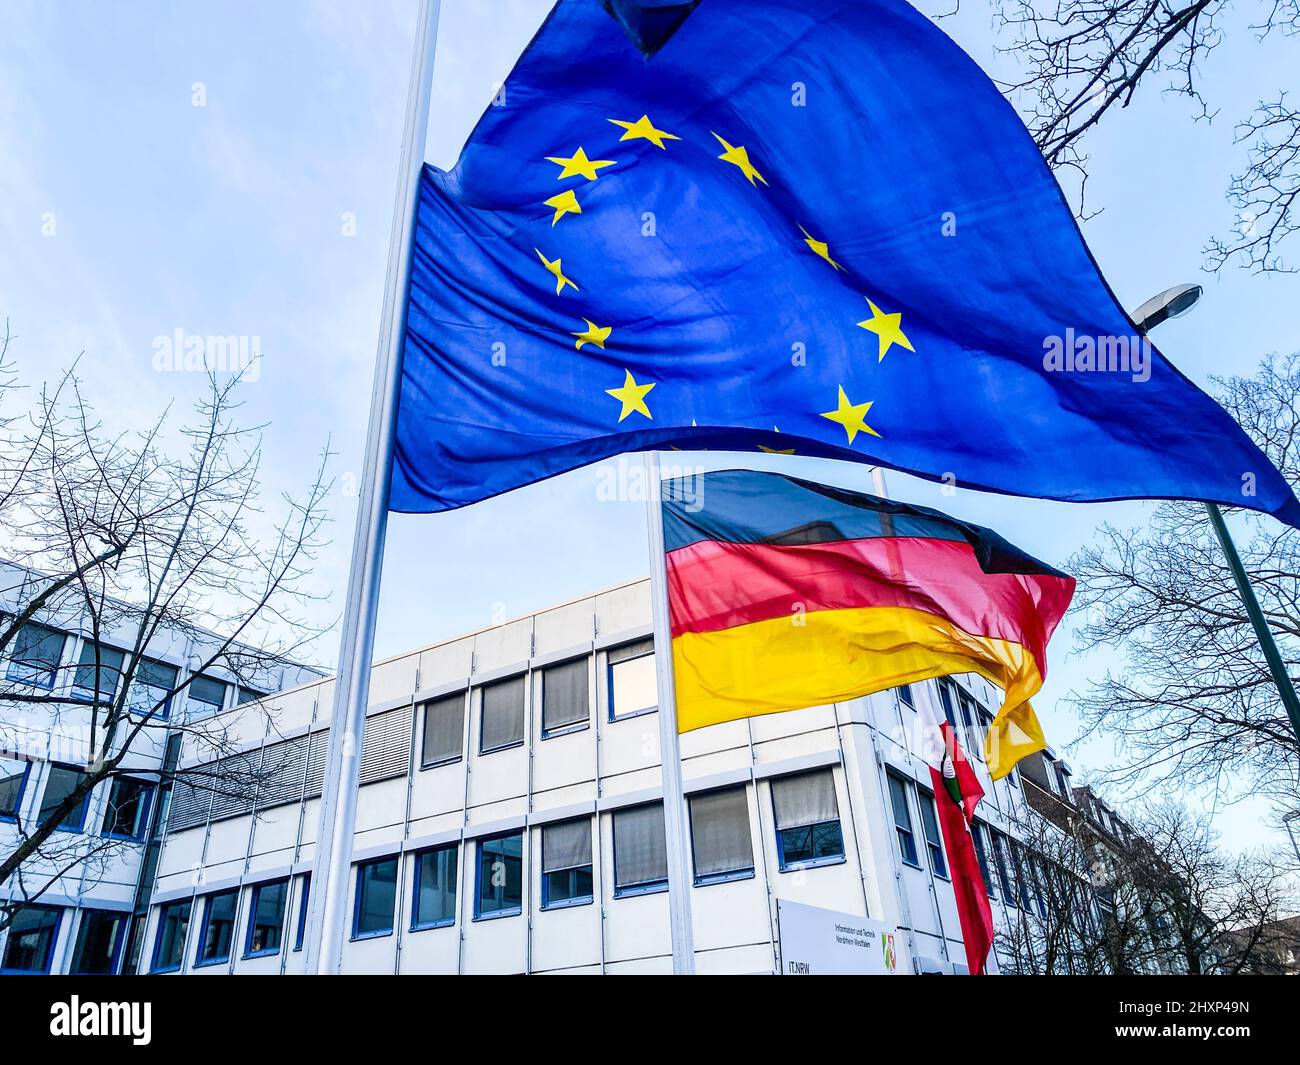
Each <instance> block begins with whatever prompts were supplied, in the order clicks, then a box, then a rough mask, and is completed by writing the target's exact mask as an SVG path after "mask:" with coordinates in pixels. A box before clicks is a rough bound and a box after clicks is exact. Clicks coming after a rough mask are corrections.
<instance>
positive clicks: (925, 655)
mask: <svg viewBox="0 0 1300 1065" xmlns="http://www.w3.org/2000/svg"><path fill="white" fill-rule="evenodd" d="M663 515H664V546H665V550H666V552H667V573H668V603H669V616H670V619H671V628H672V642H673V668H674V672H675V674H676V692H677V721H678V728H679V729H680V730H681V731H682V732H689V731H690V730H692V729H697V728H702V727H704V726H705V725H714V724H718V723H719V722H723V721H735V720H738V719H740V718H747V717H757V716H759V715H761V714H774V713H780V712H781V711H785V710H799V709H802V708H804V707H808V706H822V705H825V704H829V703H834V702H842V701H845V700H848V699H856V698H860V697H861V696H864V695H869V694H871V693H872V692H878V691H884V690H886V689H889V688H895V687H897V686H898V685H900V684H906V683H909V682H912V681H919V680H924V679H925V678H927V677H939V676H945V675H948V674H953V673H978V674H980V675H981V676H983V677H986V678H987V679H988V680H989V681H990V682H992V683H993V684H996V685H997V686H998V687H1000V688H1001V689H1002V690H1003V691H1004V693H1005V698H1004V702H1003V704H1002V708H1001V709H1000V710H999V711H998V714H997V717H996V718H995V720H994V723H993V727H992V728H991V729H990V730H989V734H988V739H987V744H986V750H987V755H988V764H989V768H990V771H991V772H992V774H993V777H994V778H995V779H996V778H998V777H1002V776H1005V775H1006V774H1007V773H1008V772H1009V771H1010V770H1011V767H1012V766H1013V765H1015V763H1016V762H1017V761H1018V760H1019V759H1021V758H1023V757H1024V756H1025V755H1027V754H1031V753H1032V752H1034V751H1037V750H1041V749H1042V748H1043V747H1045V746H1046V740H1045V739H1044V738H1043V732H1042V728H1041V727H1040V725H1039V724H1038V719H1037V718H1036V717H1035V715H1034V711H1033V709H1032V708H1031V707H1030V705H1029V699H1030V697H1031V696H1033V695H1034V694H1035V693H1036V692H1037V691H1038V690H1039V688H1041V687H1042V685H1043V677H1044V676H1045V674H1046V672H1047V641H1048V639H1049V637H1050V636H1051V635H1052V632H1053V630H1054V629H1055V628H1056V626H1057V624H1058V622H1060V620H1061V617H1062V615H1063V614H1064V613H1065V610H1066V608H1067V607H1068V606H1069V604H1070V598H1071V596H1072V595H1073V594H1074V579H1073V578H1072V577H1068V576H1066V575H1065V574H1063V573H1059V572H1057V571H1056V570H1054V569H1052V568H1051V567H1049V566H1046V565H1044V564H1043V563H1041V562H1039V561H1037V560H1036V559H1034V558H1031V557H1030V556H1029V555H1027V554H1025V553H1024V552H1023V551H1021V550H1020V549H1019V548H1016V547H1014V546H1012V545H1011V544H1009V543H1008V542H1007V541H1006V540H1004V539H1002V537H1000V536H999V535H998V534H997V533H995V532H993V531H992V530H989V529H985V528H981V527H980V526H978V525H970V524H968V523H966V522H963V521H958V520H957V519H956V518H952V517H949V516H948V515H946V514H943V513H940V512H939V511H937V510H930V509H928V508H926V507H917V506H911V505H910V504H907V503H898V502H893V501H891V500H887V499H880V498H878V497H876V496H870V495H863V494H861V493H857V492H849V491H845V490H843V489H839V488H832V487H829V486H827V485H822V484H815V483H813V482H811V481H803V480H799V479H796V478H793V477H784V476H780V475H777V474H771V473H758V472H755V471H751V470H721V471H718V472H716V473H706V474H703V475H700V476H698V477H694V478H684V479H681V480H676V481H668V482H666V483H665V484H664V493H663Z"/></svg>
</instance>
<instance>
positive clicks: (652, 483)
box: [645, 451, 695, 976]
mask: <svg viewBox="0 0 1300 1065" xmlns="http://www.w3.org/2000/svg"><path fill="white" fill-rule="evenodd" d="M645 482H646V528H647V531H648V533H649V540H650V602H651V611H652V616H653V618H654V644H655V681H656V683H657V685H658V689H659V714H658V717H659V762H660V765H661V766H662V770H663V773H662V775H663V793H664V843H665V849H666V851H667V857H668V928H669V932H670V934H671V937H672V948H673V974H674V975H676V976H693V975H694V974H695V936H694V931H693V929H692V927H691V887H692V878H691V860H690V853H689V850H690V848H689V843H688V841H689V839H690V836H689V830H688V828H687V816H686V796H685V794H684V792H683V790H682V749H681V739H680V737H679V735H678V732H677V688H676V686H675V681H674V678H673V641H672V630H671V628H670V626H669V616H668V569H667V559H666V557H665V554H664V514H663V507H662V505H661V502H660V495H661V489H660V485H661V481H660V479H659V453H658V452H657V451H647V452H645Z"/></svg>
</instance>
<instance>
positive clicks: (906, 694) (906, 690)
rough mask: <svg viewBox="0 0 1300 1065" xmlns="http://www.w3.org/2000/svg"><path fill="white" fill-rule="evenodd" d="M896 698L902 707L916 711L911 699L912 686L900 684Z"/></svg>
mask: <svg viewBox="0 0 1300 1065" xmlns="http://www.w3.org/2000/svg"><path fill="white" fill-rule="evenodd" d="M898 698H899V701H900V702H901V703H902V704H903V705H904V706H910V707H911V708H912V709H913V710H915V709H916V703H915V702H914V701H913V699H912V686H911V685H910V684H900V685H899V686H898Z"/></svg>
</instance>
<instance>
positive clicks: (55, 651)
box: [7, 622, 63, 912]
mask: <svg viewBox="0 0 1300 1065" xmlns="http://www.w3.org/2000/svg"><path fill="white" fill-rule="evenodd" d="M62 658H63V633H61V632H58V631H57V630H55V629H51V628H48V627H46V626H45V625H37V624H36V623H35V622H28V623H27V624H26V625H24V626H23V627H22V628H21V629H19V630H18V635H17V636H15V637H14V640H13V654H12V655H11V656H10V658H9V671H8V673H7V676H8V677H9V679H10V680H16V681H21V682H22V683H24V684H33V685H36V686H37V687H39V688H53V687H54V681H55V679H56V678H57V677H58V675H59V661H60V660H61V659H62ZM56 912H57V911H56Z"/></svg>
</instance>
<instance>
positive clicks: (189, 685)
mask: <svg viewBox="0 0 1300 1065" xmlns="http://www.w3.org/2000/svg"><path fill="white" fill-rule="evenodd" d="M163 664H164V665H166V663H163ZM199 681H204V682H206V683H208V684H219V685H221V705H219V706H218V705H217V704H216V703H212V702H209V701H208V700H207V699H200V698H199V697H198V696H196V695H195V694H194V685H195V684H196V683H198V682H199ZM232 687H233V685H232V684H231V683H230V682H229V681H227V680H222V679H221V678H220V677H213V676H210V675H209V674H207V673H194V674H192V675H191V676H190V677H189V678H187V679H186V681H185V712H186V716H187V717H199V718H205V717H216V716H217V715H218V714H220V713H223V712H224V711H225V709H226V704H227V703H228V702H229V701H230V692H231V688H232ZM198 707H202V711H201V712H200V713H198V714H196V713H194V711H195V710H196V709H197V708H198ZM169 710H170V706H169Z"/></svg>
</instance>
